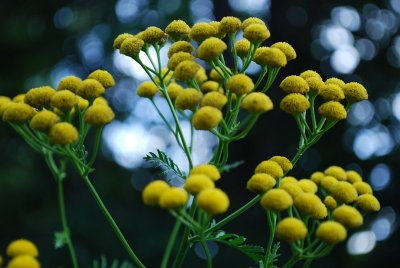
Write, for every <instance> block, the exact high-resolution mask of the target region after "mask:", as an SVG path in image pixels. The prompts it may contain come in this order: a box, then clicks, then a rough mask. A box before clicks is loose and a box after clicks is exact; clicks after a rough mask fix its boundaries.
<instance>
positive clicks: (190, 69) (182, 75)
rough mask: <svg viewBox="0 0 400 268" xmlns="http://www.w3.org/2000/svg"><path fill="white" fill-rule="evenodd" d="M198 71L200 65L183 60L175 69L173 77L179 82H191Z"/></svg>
mask: <svg viewBox="0 0 400 268" xmlns="http://www.w3.org/2000/svg"><path fill="white" fill-rule="evenodd" d="M199 70H200V65H199V64H198V63H197V62H195V61H191V60H185V61H182V62H181V63H179V64H178V66H176V68H175V72H174V77H175V79H176V80H180V81H184V82H187V81H191V80H192V79H194V77H195V76H196V73H197V72H198V71H199Z"/></svg>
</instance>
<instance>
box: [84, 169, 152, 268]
mask: <svg viewBox="0 0 400 268" xmlns="http://www.w3.org/2000/svg"><path fill="white" fill-rule="evenodd" d="M82 178H83V180H84V181H85V183H86V185H87V187H88V188H89V190H90V193H91V194H92V195H93V197H94V199H95V200H96V203H97V205H98V206H99V208H100V210H101V211H102V212H103V214H104V216H105V217H106V219H107V221H108V222H109V223H110V225H111V227H112V228H113V230H114V232H115V234H116V235H117V237H118V239H119V240H120V241H121V243H122V245H123V246H124V248H125V250H126V251H127V253H128V255H129V256H130V257H131V259H132V261H133V262H134V263H135V264H136V265H137V266H138V267H140V268H145V266H144V264H143V263H142V262H141V261H140V260H139V258H138V257H137V256H136V254H135V252H133V250H132V248H131V247H130V245H129V243H128V241H127V240H126V238H125V236H124V235H123V234H122V232H121V230H120V229H119V227H118V225H117V224H116V223H115V221H114V219H113V217H112V216H111V214H110V212H109V211H108V209H107V208H106V206H105V205H104V203H103V201H102V200H101V198H100V196H99V194H98V193H97V191H96V189H95V188H94V186H93V184H92V183H91V182H90V180H89V178H88V176H83V177H82Z"/></svg>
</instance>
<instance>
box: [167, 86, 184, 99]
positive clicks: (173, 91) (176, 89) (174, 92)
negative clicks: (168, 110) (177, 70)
mask: <svg viewBox="0 0 400 268" xmlns="http://www.w3.org/2000/svg"><path fill="white" fill-rule="evenodd" d="M182 91H183V87H182V86H181V85H179V84H177V83H175V82H172V83H171V84H170V85H169V86H168V88H167V93H168V96H169V97H170V98H171V100H172V101H175V99H176V97H178V95H179V94H180V93H181V92H182Z"/></svg>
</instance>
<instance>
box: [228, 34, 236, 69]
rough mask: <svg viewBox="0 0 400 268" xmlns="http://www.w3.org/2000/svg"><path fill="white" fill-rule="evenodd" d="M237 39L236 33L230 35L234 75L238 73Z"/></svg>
mask: <svg viewBox="0 0 400 268" xmlns="http://www.w3.org/2000/svg"><path fill="white" fill-rule="evenodd" d="M235 37H236V32H235V33H233V34H231V35H229V39H230V41H231V50H232V56H233V73H235V74H236V73H237V71H238V59H237V52H236V47H235Z"/></svg>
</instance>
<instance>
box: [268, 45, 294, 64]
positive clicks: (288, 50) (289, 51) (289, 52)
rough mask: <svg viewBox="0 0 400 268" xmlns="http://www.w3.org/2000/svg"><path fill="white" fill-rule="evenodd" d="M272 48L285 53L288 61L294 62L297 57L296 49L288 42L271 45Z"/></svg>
mask: <svg viewBox="0 0 400 268" xmlns="http://www.w3.org/2000/svg"><path fill="white" fill-rule="evenodd" d="M271 48H277V49H279V50H280V51H282V52H283V54H285V56H286V61H291V60H294V59H295V58H296V57H297V54H296V51H295V50H294V48H293V47H292V46H291V45H290V44H289V43H286V42H277V43H275V44H272V45H271Z"/></svg>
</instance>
